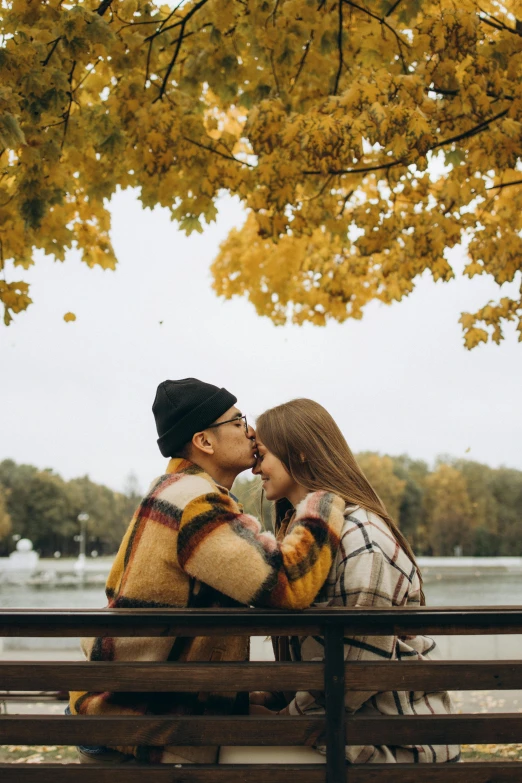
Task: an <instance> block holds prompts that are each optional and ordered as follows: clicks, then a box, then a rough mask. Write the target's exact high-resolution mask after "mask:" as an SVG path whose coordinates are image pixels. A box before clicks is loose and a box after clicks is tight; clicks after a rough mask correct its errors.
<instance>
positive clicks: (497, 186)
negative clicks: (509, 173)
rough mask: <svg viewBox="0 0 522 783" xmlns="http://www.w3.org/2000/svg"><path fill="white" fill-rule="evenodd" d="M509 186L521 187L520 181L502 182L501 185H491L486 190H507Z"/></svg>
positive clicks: (521, 182)
mask: <svg viewBox="0 0 522 783" xmlns="http://www.w3.org/2000/svg"><path fill="white" fill-rule="evenodd" d="M511 185H522V179H514V180H513V181H512V182H503V183H502V184H501V185H491V186H490V187H488V188H486V190H502V188H509V187H511Z"/></svg>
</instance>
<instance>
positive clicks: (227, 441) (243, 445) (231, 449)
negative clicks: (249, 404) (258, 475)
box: [206, 405, 257, 473]
mask: <svg viewBox="0 0 522 783" xmlns="http://www.w3.org/2000/svg"><path fill="white" fill-rule="evenodd" d="M241 416H242V413H241V411H240V410H239V408H236V407H235V405H234V406H233V407H232V408H229V409H228V411H227V412H226V413H224V414H223V415H222V416H220V417H219V419H216V421H215V422H214V424H213V425H212V426H211V427H208V428H207V430H206V432H207V433H208V437H209V439H211V440H212V446H213V448H214V458H215V460H216V464H217V465H218V466H219V468H221V469H222V470H223V469H224V470H237V472H238V473H240V472H241V471H242V470H247V469H248V468H252V467H253V466H254V465H255V463H256V451H257V446H256V440H255V438H256V433H255V431H254V429H253V428H252V427H250V426H248V428H247V427H245V419H243V418H241ZM216 425H218V426H216Z"/></svg>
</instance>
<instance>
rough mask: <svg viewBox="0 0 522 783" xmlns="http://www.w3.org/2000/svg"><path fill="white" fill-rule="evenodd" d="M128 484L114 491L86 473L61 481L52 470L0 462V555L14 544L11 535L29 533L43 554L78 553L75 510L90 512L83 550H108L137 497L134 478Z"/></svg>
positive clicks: (112, 548)
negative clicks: (119, 490) (122, 488)
mask: <svg viewBox="0 0 522 783" xmlns="http://www.w3.org/2000/svg"><path fill="white" fill-rule="evenodd" d="M127 483H128V486H127V488H126V491H125V492H114V491H113V490H112V489H109V488H108V487H105V486H103V485H101V484H96V483H95V482H94V481H91V480H90V478H89V477H88V476H83V477H82V478H75V479H71V480H70V481H64V479H62V478H61V477H60V476H59V475H58V474H57V473H55V472H54V471H53V470H51V469H45V470H39V469H38V468H35V467H34V466H33V465H17V464H16V463H15V462H13V460H10V459H7V460H4V461H3V462H0V556H4V557H5V556H6V555H8V554H9V553H10V552H11V551H12V550H13V549H14V548H15V543H16V541H15V539H13V536H15V537H16V536H19V537H21V538H30V539H31V541H32V542H33V547H34V549H35V550H36V551H38V552H39V553H40V555H41V556H42V557H52V556H53V555H54V553H55V552H60V553H61V555H62V556H63V557H72V556H75V555H77V554H78V549H79V544H78V540H76V541H75V536H78V534H79V533H80V523H79V521H78V515H79V514H88V515H89V519H88V522H87V524H86V538H87V540H86V552H87V554H89V553H91V552H92V551H93V550H95V551H96V552H98V554H100V555H103V554H112V553H113V552H115V551H116V550H117V548H118V546H119V543H120V541H121V538H122V536H123V533H124V532H125V530H126V528H127V525H128V524H129V520H130V518H131V516H132V514H133V512H134V510H135V508H136V506H137V505H138V503H139V501H140V497H141V496H140V493H139V491H138V488H137V482H136V479H135V478H134V477H132V476H130V477H129V479H128V482H127Z"/></svg>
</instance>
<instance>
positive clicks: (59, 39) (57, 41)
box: [42, 35, 62, 68]
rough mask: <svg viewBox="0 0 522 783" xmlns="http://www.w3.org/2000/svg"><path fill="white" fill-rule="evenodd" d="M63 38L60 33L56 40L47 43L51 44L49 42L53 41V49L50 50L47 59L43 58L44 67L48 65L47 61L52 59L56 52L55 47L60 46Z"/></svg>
mask: <svg viewBox="0 0 522 783" xmlns="http://www.w3.org/2000/svg"><path fill="white" fill-rule="evenodd" d="M61 40H62V36H61V35H60V36H59V37H58V38H55V40H54V41H49V43H48V44H47V46H49V44H51V43H52V45H53V46H52V48H51V51H50V52H49V54H48V55H47V57H46V58H45V60H42V65H43V67H44V68H45V66H46V65H47V63H48V62H49V60H50V59H51V57H52V56H53V54H54V52H55V49H56V47H57V46H58V44H59V43H60V41H61Z"/></svg>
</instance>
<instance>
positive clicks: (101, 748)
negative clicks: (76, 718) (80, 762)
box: [65, 705, 112, 756]
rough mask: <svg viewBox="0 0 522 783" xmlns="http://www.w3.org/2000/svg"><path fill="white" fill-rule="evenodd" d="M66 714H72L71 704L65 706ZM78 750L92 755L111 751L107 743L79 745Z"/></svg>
mask: <svg viewBox="0 0 522 783" xmlns="http://www.w3.org/2000/svg"><path fill="white" fill-rule="evenodd" d="M65 714H66V715H70V714H71V709H70V707H69V705H67V707H66V708H65ZM77 748H78V750H81V751H82V753H88V754H89V755H92V756H100V755H101V754H102V753H111V752H112V751H111V749H110V748H106V747H105V745H77Z"/></svg>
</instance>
